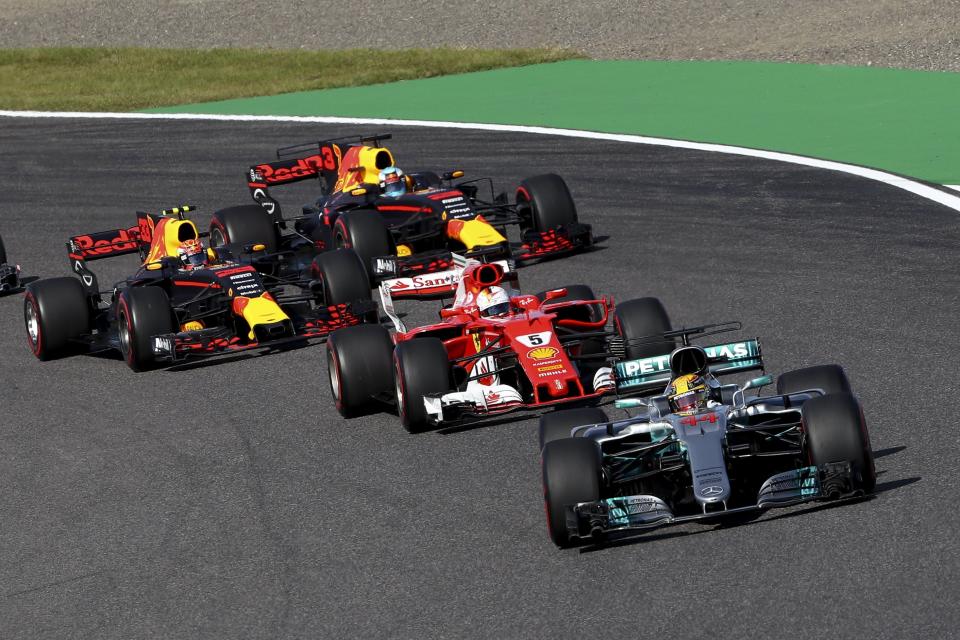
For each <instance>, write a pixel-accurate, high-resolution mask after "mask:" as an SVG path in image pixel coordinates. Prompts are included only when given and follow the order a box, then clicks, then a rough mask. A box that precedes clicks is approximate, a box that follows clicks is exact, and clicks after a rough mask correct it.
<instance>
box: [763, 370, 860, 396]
mask: <svg viewBox="0 0 960 640" xmlns="http://www.w3.org/2000/svg"><path fill="white" fill-rule="evenodd" d="M811 389H819V390H821V391H823V393H825V394H831V393H851V389H850V381H849V380H848V379H847V374H846V373H845V372H844V370H843V367H841V366H840V365H837V364H823V365H818V366H815V367H806V368H803V369H796V370H794V371H787V372H786V373H783V374H781V375H780V377H779V378H777V393H778V394H781V395H786V394H789V393H797V392H798V391H809V390H811Z"/></svg>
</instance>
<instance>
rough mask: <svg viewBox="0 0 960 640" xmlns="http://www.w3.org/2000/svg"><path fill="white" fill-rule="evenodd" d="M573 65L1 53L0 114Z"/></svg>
mask: <svg viewBox="0 0 960 640" xmlns="http://www.w3.org/2000/svg"><path fill="white" fill-rule="evenodd" d="M578 57H582V56H580V55H579V54H577V53H575V52H572V51H568V50H561V49H504V50H485V49H449V48H446V49H405V50H400V51H378V50H373V49H346V50H339V51H300V50H262V49H257V50H254V49H145V48H134V47H125V48H73V47H68V48H45V49H0V109H29V110H45V111H133V110H136V109H147V108H151V107H161V106H171V105H177V104H187V103H194V102H209V101H213V100H226V99H229V98H244V97H253V96H263V95H275V94H279V93H288V92H292V91H309V90H313V89H331V88H334V87H352V86H360V85H369V84H378V83H382V82H394V81H397V80H411V79H416V78H428V77H432V76H440V75H448V74H454V73H467V72H471V71H485V70H489V69H497V68H501V67H518V66H524V65H530V64H538V63H542V62H557V61H559V60H568V59H571V58H578Z"/></svg>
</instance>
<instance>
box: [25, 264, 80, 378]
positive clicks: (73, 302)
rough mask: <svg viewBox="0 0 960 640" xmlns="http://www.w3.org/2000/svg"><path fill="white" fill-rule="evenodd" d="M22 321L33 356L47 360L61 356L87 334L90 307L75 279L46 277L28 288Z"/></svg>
mask: <svg viewBox="0 0 960 640" xmlns="http://www.w3.org/2000/svg"><path fill="white" fill-rule="evenodd" d="M23 319H24V322H25V323H26V327H27V341H28V344H29V345H30V350H31V351H32V352H33V355H35V356H37V357H38V358H40V359H41V360H50V359H52V358H56V357H57V356H60V355H64V354H65V353H66V352H67V351H68V350H69V349H68V347H69V346H70V342H71V340H74V339H76V338H79V337H81V336H83V335H84V334H87V333H90V304H89V302H88V301H87V295H86V293H85V292H84V290H83V285H82V284H80V281H79V280H77V279H76V278H69V277H67V278H48V279H46V280H37V281H36V282H31V283H30V284H28V285H27V291H26V293H25V294H24V296H23Z"/></svg>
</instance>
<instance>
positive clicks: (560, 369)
mask: <svg viewBox="0 0 960 640" xmlns="http://www.w3.org/2000/svg"><path fill="white" fill-rule="evenodd" d="M425 277H426V276H425ZM451 277H452V276H451ZM455 279H456V281H457V292H456V297H455V300H454V303H453V304H452V305H451V306H449V307H446V308H443V309H441V311H440V317H441V321H440V322H438V323H436V324H432V325H429V326H424V327H419V328H415V329H411V330H409V331H408V330H407V329H406V327H405V326H404V325H403V323H402V321H401V320H400V318H399V317H398V315H397V314H396V313H395V312H394V309H393V300H392V293H391V292H392V287H391V285H392V282H391V281H385V282H383V283H382V284H381V287H380V292H381V297H382V302H383V307H384V310H385V312H386V314H387V315H388V316H389V317H390V319H391V320H392V321H393V324H394V327H395V329H396V332H395V333H394V335H393V336H391V335H390V334H389V332H388V331H387V329H386V328H385V327H384V326H381V325H377V326H363V327H349V328H347V329H343V330H341V331H337V332H336V333H335V334H333V336H331V338H330V340H329V341H328V343H327V361H328V369H329V377H330V387H331V390H332V392H333V395H334V398H335V400H336V404H337V408H338V410H339V411H340V413H341V414H342V415H344V416H351V415H354V414H356V413H360V412H362V411H364V410H368V409H369V407H370V405H371V404H372V403H373V402H374V401H382V402H387V403H391V404H395V405H396V407H397V409H398V411H399V414H400V418H401V420H402V422H403V425H404V427H406V428H407V430H409V431H419V430H422V429H425V428H427V427H429V426H431V425H435V426H443V425H453V424H457V423H462V422H464V421H468V420H471V419H476V418H482V417H485V416H490V415H495V414H500V413H505V412H508V411H514V410H518V409H537V408H541V407H550V406H553V405H560V404H576V403H584V402H590V401H593V400H596V399H597V398H599V397H600V396H603V395H606V394H609V393H613V392H614V391H615V380H614V378H613V370H612V367H611V366H610V362H611V361H613V360H616V359H619V358H623V357H624V356H625V355H629V356H630V357H632V358H640V357H644V356H646V355H648V354H652V353H660V352H662V351H663V350H664V349H666V350H668V351H669V348H670V347H671V346H672V342H670V341H665V340H661V341H660V342H653V343H649V344H633V342H632V341H633V340H634V338H638V337H640V336H649V335H652V334H662V333H663V332H664V331H667V330H669V328H670V321H669V318H668V317H667V313H666V311H665V310H664V308H663V305H662V304H661V303H660V301H659V300H657V299H656V298H640V299H636V300H629V301H627V302H624V303H621V304H619V305H617V306H616V307H615V306H614V303H613V301H612V300H611V299H609V298H606V297H604V298H598V297H597V296H596V295H594V293H593V291H592V290H591V289H590V287H588V286H585V285H573V286H568V287H563V288H559V289H554V290H551V291H545V292H543V293H540V294H538V295H520V294H519V292H517V291H514V290H512V288H511V286H510V285H511V284H515V283H516V282H517V278H516V272H515V271H511V270H510V269H509V265H507V264H506V262H490V263H482V264H481V263H478V262H476V261H470V262H469V263H468V264H467V265H466V266H465V267H464V268H463V269H462V270H461V273H460V274H459V275H458V276H457V277H456V278H455ZM494 286H497V287H499V288H502V289H506V290H508V291H509V293H510V296H509V302H510V305H509V306H510V309H509V311H508V312H506V313H502V314H501V315H499V316H497V317H489V316H484V315H482V314H481V312H480V310H479V307H478V304H477V297H478V295H480V294H481V291H482V290H484V289H486V288H489V287H494Z"/></svg>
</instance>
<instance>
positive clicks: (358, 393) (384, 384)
mask: <svg viewBox="0 0 960 640" xmlns="http://www.w3.org/2000/svg"><path fill="white" fill-rule="evenodd" d="M327 374H328V377H329V380H330V391H331V393H332V394H333V398H334V401H335V402H336V405H337V411H339V412H340V415H342V416H343V417H345V418H352V417H355V416H358V415H362V414H364V413H368V412H370V410H371V409H373V408H374V407H375V406H377V405H378V404H379V403H378V402H377V399H378V398H388V397H389V396H390V394H391V393H393V385H394V382H393V340H392V339H391V338H390V332H389V331H387V329H386V328H385V327H383V326H382V325H378V324H358V325H356V326H353V327H346V328H344V329H339V330H337V331H334V332H333V334H331V336H330V338H329V339H328V340H327Z"/></svg>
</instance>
